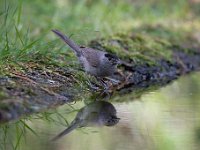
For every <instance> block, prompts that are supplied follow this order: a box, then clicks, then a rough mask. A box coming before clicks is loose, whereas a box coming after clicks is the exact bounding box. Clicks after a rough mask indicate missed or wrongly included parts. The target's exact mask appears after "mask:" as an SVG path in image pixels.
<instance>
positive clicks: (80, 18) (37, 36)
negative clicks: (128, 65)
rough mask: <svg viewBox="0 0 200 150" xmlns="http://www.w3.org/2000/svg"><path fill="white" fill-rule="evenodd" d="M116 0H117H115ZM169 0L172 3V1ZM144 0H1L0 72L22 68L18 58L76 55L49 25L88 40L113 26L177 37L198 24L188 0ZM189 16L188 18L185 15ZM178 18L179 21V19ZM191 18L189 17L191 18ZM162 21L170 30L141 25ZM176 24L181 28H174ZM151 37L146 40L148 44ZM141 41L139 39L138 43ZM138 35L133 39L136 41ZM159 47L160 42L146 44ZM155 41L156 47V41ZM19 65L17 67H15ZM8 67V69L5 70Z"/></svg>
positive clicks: (69, 57)
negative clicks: (58, 38) (145, 27)
mask: <svg viewBox="0 0 200 150" xmlns="http://www.w3.org/2000/svg"><path fill="white" fill-rule="evenodd" d="M114 3H115V5H114ZM172 3H173V5H172ZM145 4H146V2H145V1H143V2H140V1H137V0H136V1H134V2H130V1H119V0H116V1H113V0H108V1H101V0H97V1H90V0H82V1H62V0H56V1H53V0H51V1H46V0H43V1H40V0H35V1H31V0H26V1H24V0H18V1H7V0H4V1H1V2H0V27H1V30H0V35H1V36H0V66H2V67H1V69H0V73H1V74H5V70H6V68H7V67H8V66H14V68H17V69H19V68H21V66H19V62H30V61H34V62H43V63H53V64H58V65H64V66H68V65H70V63H69V62H66V61H62V60H61V59H59V58H60V57H62V56H63V54H64V55H67V56H66V57H67V58H66V60H72V62H73V63H72V65H73V64H74V62H75V61H76V59H74V58H75V57H74V56H73V54H72V52H71V51H66V47H65V46H63V45H64V44H63V43H61V42H60V41H58V40H57V39H56V37H55V36H54V35H53V33H51V31H50V30H51V29H54V28H57V29H61V30H62V31H63V32H65V33H67V34H68V35H72V36H73V39H74V40H75V41H77V43H80V44H87V43H88V42H89V41H90V40H92V39H95V38H100V37H107V36H108V35H112V34H113V33H116V32H121V33H125V34H126V33H127V32H130V31H131V30H133V31H134V32H140V33H142V32H146V34H149V35H150V36H149V37H147V40H148V41H149V40H151V36H154V37H155V36H157V37H159V36H161V37H162V38H164V39H176V40H177V41H180V40H179V39H180V38H181V37H183V35H184V33H186V32H189V31H191V30H193V29H192V28H193V27H196V28H197V27H199V20H198V19H197V16H195V15H196V14H195V13H196V12H198V11H195V10H196V9H197V8H196V9H193V8H192V6H191V5H188V1H186V0H179V1H176V2H172V1H167V0H164V1H162V2H159V3H158V2H157V1H156V0H151V1H149V2H148V4H146V5H145ZM188 18H192V19H193V20H192V21H187V20H188ZM179 21H180V22H181V21H182V22H183V23H179ZM191 22H192V23H191ZM154 24H162V26H165V27H166V28H169V27H171V25H172V24H174V27H173V28H172V30H173V32H169V33H170V34H169V33H168V32H167V33H166V32H165V30H163V29H161V30H160V29H159V28H158V30H151V28H149V29H145V30H144V28H142V27H143V26H144V25H147V26H151V25H154ZM176 29H179V30H176ZM149 43H150V42H148V43H147V44H146V46H147V47H146V48H147V49H148V47H149V45H148V44H149ZM142 44H143V43H142ZM140 45H141V43H139V45H138V41H136V42H135V45H133V47H134V48H136V50H137V47H138V46H139V47H140ZM150 46H151V47H156V48H157V49H159V48H160V47H159V45H158V44H157V45H150ZM157 46H158V47H157ZM17 66H19V67H17ZM8 72H9V71H8Z"/></svg>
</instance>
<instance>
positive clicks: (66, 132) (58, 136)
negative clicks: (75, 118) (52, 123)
mask: <svg viewBox="0 0 200 150" xmlns="http://www.w3.org/2000/svg"><path fill="white" fill-rule="evenodd" d="M78 127H79V122H74V123H72V124H71V125H70V126H69V127H68V128H67V129H65V130H64V131H62V132H61V133H59V134H58V135H57V136H55V137H54V138H53V139H51V141H56V140H58V139H60V138H61V137H63V136H64V135H66V134H68V133H70V132H71V131H73V130H74V129H76V128H78Z"/></svg>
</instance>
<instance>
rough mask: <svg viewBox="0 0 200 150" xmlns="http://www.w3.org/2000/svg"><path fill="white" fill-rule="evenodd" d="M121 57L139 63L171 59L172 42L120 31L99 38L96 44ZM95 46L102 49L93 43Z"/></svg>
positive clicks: (153, 62)
mask: <svg viewBox="0 0 200 150" xmlns="http://www.w3.org/2000/svg"><path fill="white" fill-rule="evenodd" d="M97 43H98V45H101V47H102V48H103V49H104V50H106V51H108V52H111V53H115V54H116V55H118V56H119V57H120V58H121V59H132V60H133V61H134V62H137V63H148V64H150V65H152V64H155V63H156V62H157V60H160V59H165V60H171V55H172V51H171V49H170V46H171V44H170V42H169V41H168V40H166V39H158V38H157V37H154V36H151V35H147V34H139V33H136V34H135V33H131V34H130V33H120V34H119V33H118V34H115V35H112V36H109V37H106V38H105V39H101V40H97V42H96V44H97ZM92 46H93V47H95V48H98V49H102V48H99V47H96V46H95V45H92Z"/></svg>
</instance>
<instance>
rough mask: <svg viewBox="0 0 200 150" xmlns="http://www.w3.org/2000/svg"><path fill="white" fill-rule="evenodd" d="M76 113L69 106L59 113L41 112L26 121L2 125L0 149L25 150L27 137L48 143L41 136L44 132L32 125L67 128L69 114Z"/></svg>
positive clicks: (75, 110)
mask: <svg viewBox="0 0 200 150" xmlns="http://www.w3.org/2000/svg"><path fill="white" fill-rule="evenodd" d="M77 111H78V110H77V109H75V108H74V107H72V106H70V105H69V106H68V107H66V106H65V108H64V109H62V110H59V111H58V110H52V111H49V112H43V113H40V114H36V115H34V116H31V117H29V118H26V119H20V120H19V121H17V122H14V123H10V124H2V125H1V126H0V141H1V142H0V148H1V149H3V150H21V149H24V148H25V149H27V145H26V141H27V140H30V139H27V137H28V136H29V138H31V139H32V138H36V139H38V140H44V141H48V139H43V135H42V134H43V133H45V131H40V129H41V128H40V127H39V129H38V127H37V126H35V125H34V124H33V123H34V122H42V123H41V124H43V125H45V124H48V125H53V126H59V127H60V126H64V127H67V126H68V125H69V122H68V118H69V115H70V116H71V113H75V112H77ZM72 116H73V115H72ZM70 120H71V119H70ZM47 130H48V129H47ZM46 134H47V133H46ZM45 137H46V135H45ZM29 146H33V145H29ZM30 149H31V148H30Z"/></svg>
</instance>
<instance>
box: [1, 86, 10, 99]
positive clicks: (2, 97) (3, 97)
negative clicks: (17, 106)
mask: <svg viewBox="0 0 200 150" xmlns="http://www.w3.org/2000/svg"><path fill="white" fill-rule="evenodd" d="M6 98H8V94H7V93H5V92H4V91H3V89H2V88H1V89H0V100H2V99H6Z"/></svg>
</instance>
